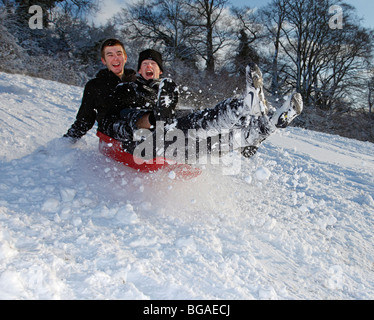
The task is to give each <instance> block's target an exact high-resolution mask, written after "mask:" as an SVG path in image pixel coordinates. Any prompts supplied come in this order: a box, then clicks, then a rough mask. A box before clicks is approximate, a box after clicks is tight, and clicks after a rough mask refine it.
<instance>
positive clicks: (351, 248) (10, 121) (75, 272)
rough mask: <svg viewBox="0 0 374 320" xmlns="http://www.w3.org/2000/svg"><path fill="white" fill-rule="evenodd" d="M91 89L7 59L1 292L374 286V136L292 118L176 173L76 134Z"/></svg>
mask: <svg viewBox="0 0 374 320" xmlns="http://www.w3.org/2000/svg"><path fill="white" fill-rule="evenodd" d="M82 91H83V90H82V88H78V87H71V86H67V85H63V84H60V83H56V82H48V81H45V80H40V79H35V78H29V77H23V76H20V75H8V74H4V73H0V123H1V126H0V134H1V140H0V148H1V151H0V298H1V299H15V298H16V299H235V300H236V299H373V298H374V246H373V241H374V200H373V198H374V145H373V144H371V143H363V142H358V141H355V140H349V139H345V138H341V137H338V136H332V135H327V134H323V133H317V132H311V131H307V130H302V129H298V128H289V129H286V130H283V131H279V132H277V133H276V134H275V135H274V136H273V137H271V139H269V140H268V141H267V142H266V143H264V144H263V146H262V147H261V148H260V150H259V152H258V154H257V155H256V156H255V157H253V158H252V159H249V160H243V159H241V158H240V157H239V155H237V154H234V155H233V157H234V158H235V157H236V158H235V160H236V161H238V162H239V163H240V164H241V170H240V173H239V174H237V175H223V174H221V169H220V168H209V169H206V170H205V171H204V173H203V174H202V175H201V176H200V177H198V178H197V179H196V180H192V181H187V182H181V181H174V180H172V179H169V178H167V177H163V178H162V177H161V176H160V175H158V174H153V175H151V174H148V175H147V174H139V173H136V172H135V171H133V170H132V169H129V168H126V167H124V166H122V165H120V164H118V163H115V162H113V161H111V160H109V159H107V158H105V157H104V156H103V155H101V154H99V152H98V149H97V144H98V141H97V140H98V139H97V138H96V136H95V132H94V130H91V131H92V132H90V133H89V134H88V135H87V136H86V137H85V138H84V139H83V140H82V141H80V142H79V143H78V144H77V145H76V146H74V147H71V146H68V145H66V144H64V143H63V142H62V141H61V140H60V139H59V138H60V137H61V136H62V135H63V134H64V133H65V132H66V130H67V129H68V128H69V127H70V125H71V124H72V122H73V120H74V118H75V114H76V111H77V109H78V107H79V104H80V99H81V95H82ZM240 161H241V162H240Z"/></svg>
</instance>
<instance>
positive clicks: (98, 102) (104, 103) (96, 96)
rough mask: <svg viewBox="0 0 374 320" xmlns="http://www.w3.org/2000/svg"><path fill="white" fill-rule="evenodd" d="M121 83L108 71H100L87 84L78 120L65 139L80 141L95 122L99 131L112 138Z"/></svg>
mask: <svg viewBox="0 0 374 320" xmlns="http://www.w3.org/2000/svg"><path fill="white" fill-rule="evenodd" d="M120 83H121V79H120V78H119V77H118V76H116V75H115V74H114V73H113V72H111V71H109V70H108V69H105V70H101V71H99V72H98V74H97V75H96V78H94V79H92V80H90V81H89V82H87V84H86V86H85V88H84V93H83V98H82V104H81V106H80V108H79V111H78V114H77V117H76V120H75V122H74V124H73V125H72V126H71V128H70V129H69V130H68V132H67V133H66V134H65V135H64V137H68V138H70V139H72V140H73V141H76V140H78V139H80V138H81V137H82V136H84V135H85V134H86V133H87V132H88V131H89V130H90V129H91V128H92V127H93V126H94V124H95V121H97V123H98V130H99V131H101V132H103V133H105V134H108V135H110V136H111V130H112V123H113V122H114V121H115V120H116V117H117V116H116V114H115V110H113V105H114V103H115V102H114V91H115V89H116V87H117V85H118V84H120Z"/></svg>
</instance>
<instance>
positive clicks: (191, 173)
mask: <svg viewBox="0 0 374 320" xmlns="http://www.w3.org/2000/svg"><path fill="white" fill-rule="evenodd" d="M97 136H98V137H99V139H100V141H99V151H100V152H101V153H102V154H104V155H105V156H107V157H109V158H111V159H113V160H116V161H118V162H121V163H123V164H124V165H126V166H128V167H131V168H133V169H135V170H137V171H140V172H156V171H158V170H165V171H166V172H169V173H170V174H169V177H171V178H175V179H178V180H189V179H192V178H196V177H197V176H199V175H200V174H201V172H202V171H201V169H199V168H195V167H192V166H190V165H189V164H184V163H176V162H175V161H173V160H170V159H167V158H164V157H156V158H153V159H150V160H147V161H145V160H143V159H139V158H137V157H136V156H134V155H133V154H131V153H128V152H126V151H124V150H123V148H122V143H121V142H120V141H118V140H116V139H113V138H111V137H109V136H107V135H106V134H104V133H102V132H100V131H97Z"/></svg>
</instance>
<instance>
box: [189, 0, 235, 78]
mask: <svg viewBox="0 0 374 320" xmlns="http://www.w3.org/2000/svg"><path fill="white" fill-rule="evenodd" d="M227 3H228V0H192V1H187V2H186V5H187V7H188V11H189V15H188V19H186V18H184V23H186V24H187V25H188V26H189V27H190V28H192V30H194V36H193V37H191V38H190V44H191V46H192V47H193V48H194V49H195V50H196V52H197V54H198V56H199V57H200V58H202V59H203V60H204V61H205V65H206V68H205V70H206V73H207V75H208V76H210V75H213V74H214V72H215V65H216V54H217V53H218V52H219V51H220V50H221V49H223V48H224V47H225V46H226V43H227V39H228V38H229V36H228V34H230V32H231V29H230V28H229V26H230V23H229V21H228V20H225V21H226V23H223V22H224V19H225V18H226V17H225V8H226V5H227Z"/></svg>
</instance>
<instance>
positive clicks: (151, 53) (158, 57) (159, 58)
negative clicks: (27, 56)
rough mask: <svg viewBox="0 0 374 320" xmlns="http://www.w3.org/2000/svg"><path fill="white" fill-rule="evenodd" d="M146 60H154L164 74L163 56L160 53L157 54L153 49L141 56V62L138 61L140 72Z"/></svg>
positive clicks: (142, 53)
mask: <svg viewBox="0 0 374 320" xmlns="http://www.w3.org/2000/svg"><path fill="white" fill-rule="evenodd" d="M144 60H153V61H155V62H157V64H158V66H159V67H160V70H161V71H162V72H164V69H163V66H162V56H161V53H160V52H157V51H156V50H153V49H147V50H144V51H142V52H140V54H139V60H138V70H140V67H141V65H142V62H143V61H144Z"/></svg>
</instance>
